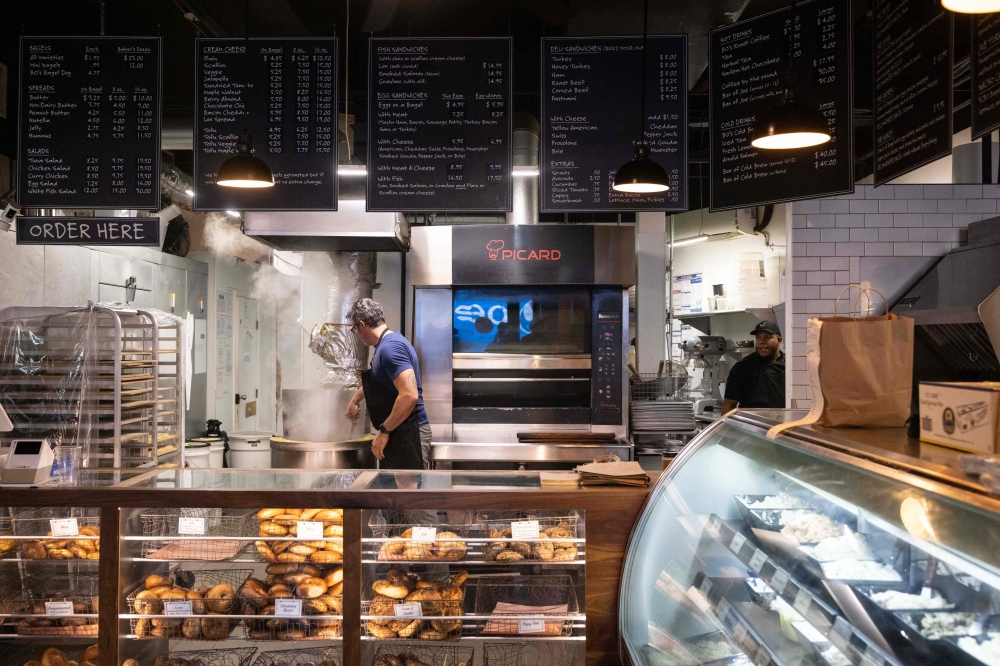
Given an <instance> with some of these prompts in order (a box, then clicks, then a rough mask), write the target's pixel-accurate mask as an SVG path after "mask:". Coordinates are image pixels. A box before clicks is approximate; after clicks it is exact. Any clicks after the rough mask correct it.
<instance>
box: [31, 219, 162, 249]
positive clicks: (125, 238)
mask: <svg viewBox="0 0 1000 666" xmlns="http://www.w3.org/2000/svg"><path fill="white" fill-rule="evenodd" d="M17 244H18V245H137V246H149V247H158V246H159V244H160V218H159V217H18V218H17Z"/></svg>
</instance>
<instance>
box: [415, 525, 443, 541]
mask: <svg viewBox="0 0 1000 666" xmlns="http://www.w3.org/2000/svg"><path fill="white" fill-rule="evenodd" d="M411 535H412V536H411V537H410V540H411V541H414V542H416V543H434V537H436V536H437V528H436V527H414V528H413V531H412V532H411Z"/></svg>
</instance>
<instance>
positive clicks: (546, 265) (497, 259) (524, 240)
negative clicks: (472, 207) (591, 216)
mask: <svg viewBox="0 0 1000 666" xmlns="http://www.w3.org/2000/svg"><path fill="white" fill-rule="evenodd" d="M451 243H452V262H451V271H452V275H451V277H452V282H453V283H454V284H484V285H485V284H593V282H594V228H593V227H591V226H537V225H517V226H514V225H501V224H496V225H493V224H484V225H475V226H456V227H453V228H452V237H451Z"/></svg>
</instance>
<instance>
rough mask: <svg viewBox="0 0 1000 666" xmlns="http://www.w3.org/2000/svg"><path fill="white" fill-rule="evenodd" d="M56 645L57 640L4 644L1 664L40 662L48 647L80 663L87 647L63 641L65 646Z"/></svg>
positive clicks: (17, 664)
mask: <svg viewBox="0 0 1000 666" xmlns="http://www.w3.org/2000/svg"><path fill="white" fill-rule="evenodd" d="M58 643H59V641H58V640H52V641H45V642H44V643H39V642H37V641H35V642H32V643H27V644H22V645H18V644H17V643H10V642H7V643H4V646H3V663H5V664H11V665H12V666H21V664H24V663H27V662H29V661H38V662H40V661H41V660H42V654H43V653H44V652H45V651H46V650H48V649H49V648H50V647H55V648H57V649H58V650H59V651H61V652H62V653H63V654H65V655H66V658H67V659H69V660H72V661H77V662H78V661H80V656H81V655H82V654H83V652H84V650H86V649H87V647H88V646H87V645H84V644H81V643H80V641H79V640H74V641H65V643H66V644H65V645H59V644H58Z"/></svg>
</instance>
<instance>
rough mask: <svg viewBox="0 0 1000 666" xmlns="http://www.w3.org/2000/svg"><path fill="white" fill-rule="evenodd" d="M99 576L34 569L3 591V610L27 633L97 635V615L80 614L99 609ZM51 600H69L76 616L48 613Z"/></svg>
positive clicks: (0, 600)
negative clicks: (34, 571)
mask: <svg viewBox="0 0 1000 666" xmlns="http://www.w3.org/2000/svg"><path fill="white" fill-rule="evenodd" d="M98 589H99V586H98V577H97V573H96V572H92V571H91V572H86V573H59V574H52V573H51V572H44V573H41V572H40V573H34V574H30V575H27V576H25V577H24V579H23V581H19V582H18V583H16V584H13V585H11V586H10V587H8V588H7V589H6V590H4V591H3V592H2V593H0V611H2V612H3V613H8V614H13V615H30V616H31V617H15V618H11V621H12V622H14V623H16V627H17V629H16V632H17V633H18V634H19V635H23V636H96V635H97V618H96V617H80V616H81V615H96V614H97V612H98V600H97V598H98ZM47 602H69V603H71V604H72V605H73V615H72V616H53V615H47V614H46V608H45V604H46V603H47Z"/></svg>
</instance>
